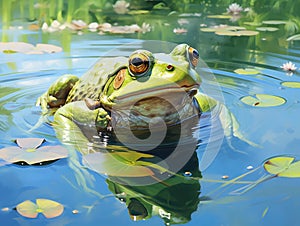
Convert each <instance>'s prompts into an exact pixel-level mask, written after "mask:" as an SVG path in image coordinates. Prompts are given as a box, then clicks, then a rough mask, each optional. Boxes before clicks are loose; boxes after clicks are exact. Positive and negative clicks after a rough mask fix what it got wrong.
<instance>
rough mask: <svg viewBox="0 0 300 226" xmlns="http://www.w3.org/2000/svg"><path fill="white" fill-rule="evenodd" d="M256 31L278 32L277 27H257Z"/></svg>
mask: <svg viewBox="0 0 300 226" xmlns="http://www.w3.org/2000/svg"><path fill="white" fill-rule="evenodd" d="M256 30H258V31H278V30H279V29H278V28H277V27H257V28H256Z"/></svg>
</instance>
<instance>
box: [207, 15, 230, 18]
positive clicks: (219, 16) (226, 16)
mask: <svg viewBox="0 0 300 226" xmlns="http://www.w3.org/2000/svg"><path fill="white" fill-rule="evenodd" d="M231 17H232V16H231V15H228V14H221V15H208V16H207V18H212V19H230V18H231Z"/></svg>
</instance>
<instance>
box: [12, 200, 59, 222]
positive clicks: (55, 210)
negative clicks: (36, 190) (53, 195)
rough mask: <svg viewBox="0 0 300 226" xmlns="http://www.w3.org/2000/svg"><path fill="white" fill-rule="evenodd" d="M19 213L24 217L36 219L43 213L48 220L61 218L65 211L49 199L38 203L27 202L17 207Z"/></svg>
mask: <svg viewBox="0 0 300 226" xmlns="http://www.w3.org/2000/svg"><path fill="white" fill-rule="evenodd" d="M16 210H17V212H18V213H19V214H20V215H22V216H23V217H27V218H36V217H37V216H38V214H39V213H42V214H43V215H44V216H45V217H46V218H54V217H58V216H60V215H61V214H62V213H63V211H64V206H63V205H62V204H60V203H58V202H55V201H52V200H49V199H37V200H36V203H33V202H31V201H30V200H26V201H24V202H22V203H20V204H18V205H17V206H16Z"/></svg>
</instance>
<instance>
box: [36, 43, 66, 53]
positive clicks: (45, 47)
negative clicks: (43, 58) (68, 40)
mask: <svg viewBox="0 0 300 226" xmlns="http://www.w3.org/2000/svg"><path fill="white" fill-rule="evenodd" d="M35 49H36V50H37V51H42V52H45V53H58V52H61V51H62V48H61V47H59V46H55V45H51V44H42V43H39V44H37V45H36V48H35Z"/></svg>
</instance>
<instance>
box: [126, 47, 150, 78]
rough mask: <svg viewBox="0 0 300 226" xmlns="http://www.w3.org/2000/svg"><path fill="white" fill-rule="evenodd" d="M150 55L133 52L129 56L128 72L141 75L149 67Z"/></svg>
mask: <svg viewBox="0 0 300 226" xmlns="http://www.w3.org/2000/svg"><path fill="white" fill-rule="evenodd" d="M150 64H151V60H150V57H149V56H148V55H146V54H144V53H141V52H136V53H133V54H132V55H131V56H130V58H129V72H130V74H131V75H133V76H143V75H145V74H146V73H147V72H148V70H149V69H150Z"/></svg>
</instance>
